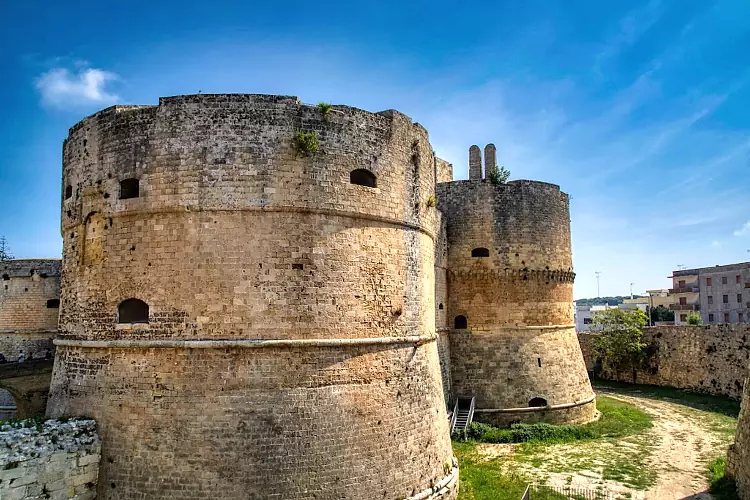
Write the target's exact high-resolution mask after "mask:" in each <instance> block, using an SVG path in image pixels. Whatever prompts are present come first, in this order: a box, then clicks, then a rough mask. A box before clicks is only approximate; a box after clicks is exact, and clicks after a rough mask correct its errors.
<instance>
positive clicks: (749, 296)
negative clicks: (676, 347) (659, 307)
mask: <svg viewBox="0 0 750 500" xmlns="http://www.w3.org/2000/svg"><path fill="white" fill-rule="evenodd" d="M672 287H673V288H671V289H670V290H669V292H670V297H671V299H672V303H671V304H670V306H669V307H670V309H672V310H673V311H674V312H675V324H677V325H681V324H686V323H687V317H688V314H689V313H690V312H691V311H697V312H699V313H700V315H701V318H702V320H703V323H704V324H719V323H750V319H749V318H748V316H749V315H750V262H742V263H739V264H729V265H726V266H714V267H701V268H697V269H682V270H679V271H674V272H673V273H672Z"/></svg>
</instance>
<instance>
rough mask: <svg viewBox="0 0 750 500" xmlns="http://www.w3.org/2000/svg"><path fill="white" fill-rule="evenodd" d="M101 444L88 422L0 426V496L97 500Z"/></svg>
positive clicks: (93, 425) (26, 499)
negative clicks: (20, 426)
mask: <svg viewBox="0 0 750 500" xmlns="http://www.w3.org/2000/svg"><path fill="white" fill-rule="evenodd" d="M100 448H101V443H100V441H99V437H98V436H97V434H96V423H95V422H94V421H93V420H69V421H66V422H58V421H55V420H48V421H47V422H44V424H42V425H40V427H39V428H37V426H35V425H32V426H30V427H28V428H25V427H24V428H13V427H11V426H9V425H4V426H2V428H0V498H2V499H8V500H39V499H44V498H49V499H53V500H59V499H74V500H90V499H93V498H96V484H97V477H98V468H99V459H100Z"/></svg>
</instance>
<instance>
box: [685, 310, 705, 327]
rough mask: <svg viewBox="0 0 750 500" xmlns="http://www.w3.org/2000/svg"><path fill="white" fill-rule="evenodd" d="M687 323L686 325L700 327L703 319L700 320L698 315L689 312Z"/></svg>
mask: <svg viewBox="0 0 750 500" xmlns="http://www.w3.org/2000/svg"><path fill="white" fill-rule="evenodd" d="M687 322H688V325H700V324H701V323H703V319H702V318H701V315H700V314H698V313H697V312H695V311H691V312H690V314H688V317H687Z"/></svg>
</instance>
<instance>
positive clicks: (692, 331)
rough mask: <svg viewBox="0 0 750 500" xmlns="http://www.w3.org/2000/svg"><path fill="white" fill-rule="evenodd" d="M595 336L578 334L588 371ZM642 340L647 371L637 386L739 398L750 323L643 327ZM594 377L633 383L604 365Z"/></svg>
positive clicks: (749, 343) (747, 356)
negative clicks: (647, 357)
mask: <svg viewBox="0 0 750 500" xmlns="http://www.w3.org/2000/svg"><path fill="white" fill-rule="evenodd" d="M595 335H596V334H590V333H580V334H578V338H579V341H580V344H581V350H582V351H583V353H584V357H585V358H586V365H587V368H588V370H589V371H591V372H593V371H594V370H595V369H596V368H597V366H596V358H595V357H594V355H593V353H592V349H591V347H592V345H591V341H592V338H594V336H595ZM643 339H644V342H646V343H647V344H649V347H648V352H649V353H650V356H649V360H648V368H647V369H644V370H638V371H637V372H636V381H637V382H638V383H640V384H652V385H661V386H669V387H677V388H680V389H689V390H692V391H697V392H704V393H707V394H714V395H717V396H729V397H731V398H734V399H739V398H740V397H742V391H743V382H744V380H745V377H746V376H747V367H748V361H749V360H750V325H710V326H657V327H653V328H645V329H644V330H643ZM597 375H598V376H599V377H601V378H604V379H606V380H619V381H622V382H632V381H633V375H632V372H631V371H630V370H625V371H623V372H621V373H619V374H618V373H616V372H615V370H613V369H612V368H611V367H609V366H607V365H606V363H605V364H604V365H603V366H602V367H601V370H597Z"/></svg>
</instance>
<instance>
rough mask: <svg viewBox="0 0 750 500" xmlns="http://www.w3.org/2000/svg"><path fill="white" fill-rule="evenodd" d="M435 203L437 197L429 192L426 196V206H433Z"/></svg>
mask: <svg viewBox="0 0 750 500" xmlns="http://www.w3.org/2000/svg"><path fill="white" fill-rule="evenodd" d="M435 205H437V198H435V195H433V194H431V195H430V196H428V197H427V206H428V207H434V206H435Z"/></svg>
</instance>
